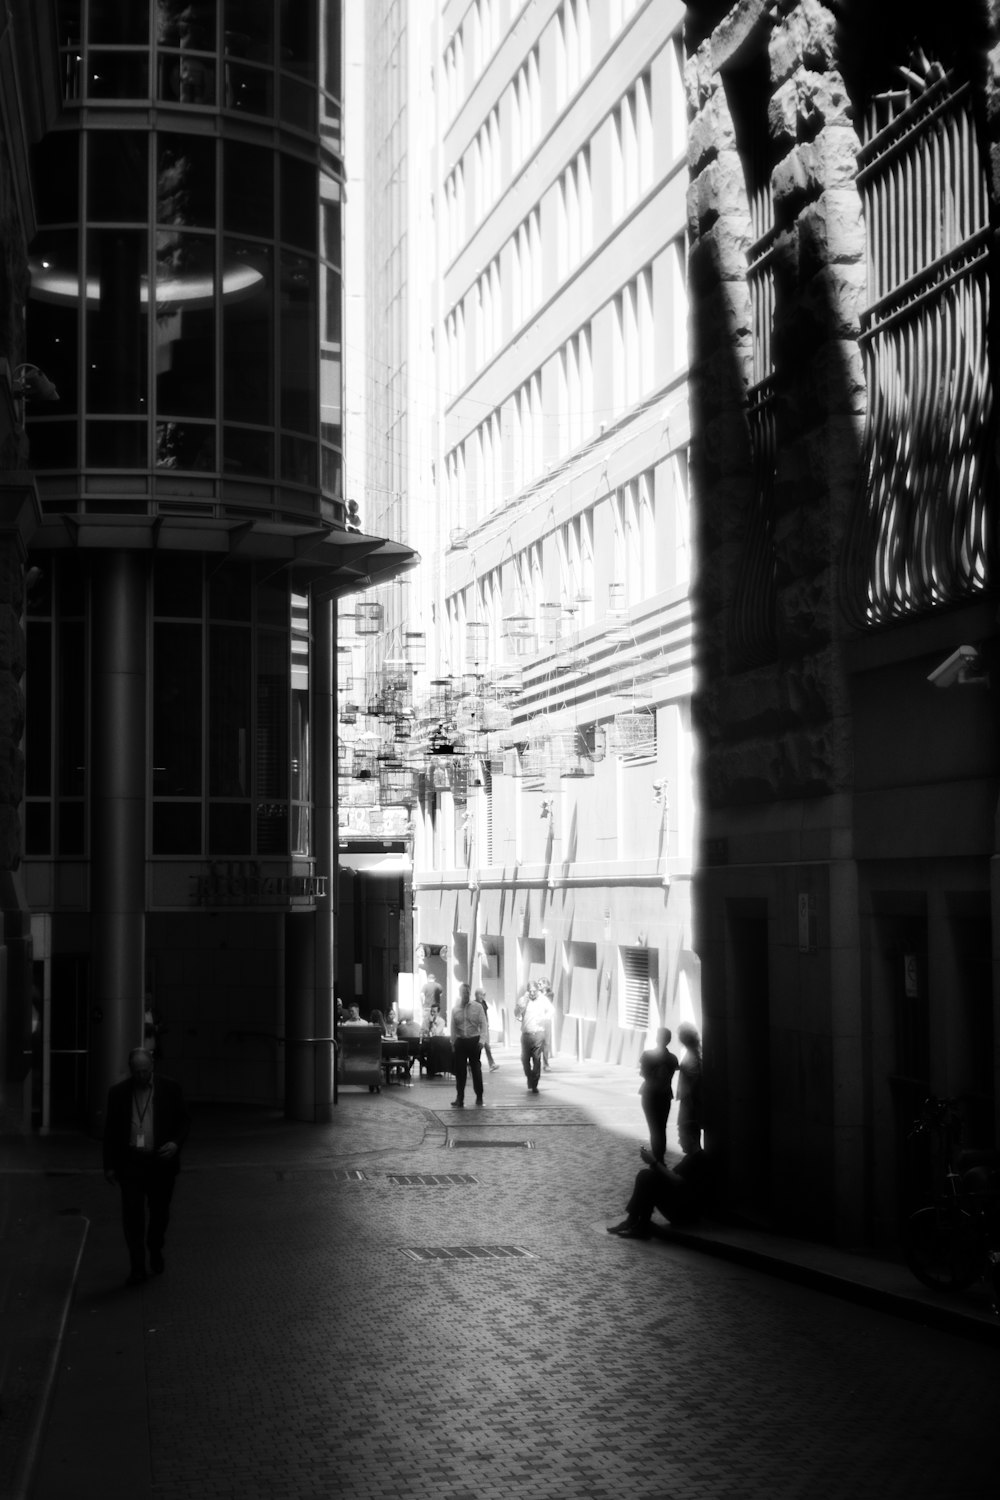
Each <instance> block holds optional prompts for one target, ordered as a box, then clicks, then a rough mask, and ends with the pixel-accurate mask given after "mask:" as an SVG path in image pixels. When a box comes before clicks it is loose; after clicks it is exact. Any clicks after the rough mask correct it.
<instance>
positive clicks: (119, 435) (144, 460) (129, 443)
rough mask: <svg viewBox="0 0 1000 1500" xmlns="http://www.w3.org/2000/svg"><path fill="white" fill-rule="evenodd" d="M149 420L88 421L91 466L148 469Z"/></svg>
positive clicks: (86, 459)
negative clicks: (147, 439)
mask: <svg viewBox="0 0 1000 1500" xmlns="http://www.w3.org/2000/svg"><path fill="white" fill-rule="evenodd" d="M147 430H148V424H147V423H146V422H121V421H119V422H88V423H87V451H86V455H85V463H86V467H87V468H88V469H145V468H147V467H148V462H149V460H148V455H147V452H146V437H147Z"/></svg>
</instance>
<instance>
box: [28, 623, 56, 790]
mask: <svg viewBox="0 0 1000 1500" xmlns="http://www.w3.org/2000/svg"><path fill="white" fill-rule="evenodd" d="M26 650H27V682H26V690H25V737H24V750H25V771H24V789H25V792H26V793H27V795H28V796H29V797H47V796H49V794H50V793H51V791H52V764H51V763H52V697H51V692H52V626H51V625H49V624H47V623H45V624H43V623H42V622H41V621H38V622H32V624H31V625H30V626H29V627H28V636H27V644H26Z"/></svg>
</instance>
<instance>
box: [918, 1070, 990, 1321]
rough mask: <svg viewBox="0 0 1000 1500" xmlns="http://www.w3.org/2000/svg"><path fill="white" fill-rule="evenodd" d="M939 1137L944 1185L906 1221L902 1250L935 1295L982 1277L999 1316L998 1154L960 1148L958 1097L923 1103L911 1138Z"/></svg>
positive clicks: (957, 1289) (960, 1120)
mask: <svg viewBox="0 0 1000 1500" xmlns="http://www.w3.org/2000/svg"><path fill="white" fill-rule="evenodd" d="M929 1132H934V1133H936V1134H938V1135H939V1136H940V1137H941V1140H942V1144H943V1148H944V1158H945V1187H944V1190H943V1192H941V1193H939V1194H938V1195H937V1196H936V1197H935V1199H934V1202H933V1203H930V1204H927V1205H926V1206H925V1207H924V1208H918V1209H917V1210H916V1212H915V1213H912V1214H911V1215H910V1217H909V1219H908V1220H907V1221H906V1225H905V1227H904V1233H903V1252H904V1255H905V1257H906V1263H907V1265H908V1266H909V1268H910V1270H911V1271H912V1272H913V1274H914V1276H916V1278H917V1280H918V1281H921V1282H922V1283H923V1285H924V1286H926V1287H929V1288H930V1290H931V1291H934V1292H960V1291H964V1290H965V1289H966V1288H967V1287H970V1286H971V1285H972V1284H973V1282H974V1281H976V1280H978V1279H979V1278H982V1279H983V1280H985V1281H986V1283H987V1285H988V1286H989V1287H990V1289H991V1291H992V1294H993V1312H994V1313H995V1314H997V1315H998V1316H1000V1154H998V1153H997V1152H996V1151H966V1150H963V1149H961V1136H962V1116H961V1111H960V1108H959V1103H958V1100H956V1099H934V1098H931V1099H927V1100H925V1101H924V1106H923V1109H922V1111H921V1113H920V1115H919V1116H918V1118H917V1119H916V1120H914V1122H913V1125H912V1127H911V1130H910V1138H911V1139H912V1138H913V1137H915V1136H920V1135H924V1134H927V1133H929Z"/></svg>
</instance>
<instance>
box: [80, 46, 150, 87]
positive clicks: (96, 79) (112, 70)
mask: <svg viewBox="0 0 1000 1500" xmlns="http://www.w3.org/2000/svg"><path fill="white" fill-rule="evenodd" d="M87 95H88V97H89V98H91V99H146V98H148V96H149V60H148V58H147V57H146V56H145V54H144V53H142V52H94V51H93V50H91V52H90V53H88V56H87Z"/></svg>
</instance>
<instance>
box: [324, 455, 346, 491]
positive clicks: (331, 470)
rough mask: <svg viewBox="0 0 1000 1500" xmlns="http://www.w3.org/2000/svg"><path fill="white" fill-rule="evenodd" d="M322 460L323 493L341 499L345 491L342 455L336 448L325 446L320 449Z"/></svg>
mask: <svg viewBox="0 0 1000 1500" xmlns="http://www.w3.org/2000/svg"><path fill="white" fill-rule="evenodd" d="M320 461H321V464H322V476H321V481H320V482H321V484H322V487H323V493H324V495H332V496H334V498H335V499H339V498H340V496H341V495H343V493H344V466H343V461H342V459H341V456H340V454H339V453H338V452H336V450H335V449H333V448H327V447H323V448H322V449H321V450H320Z"/></svg>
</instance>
